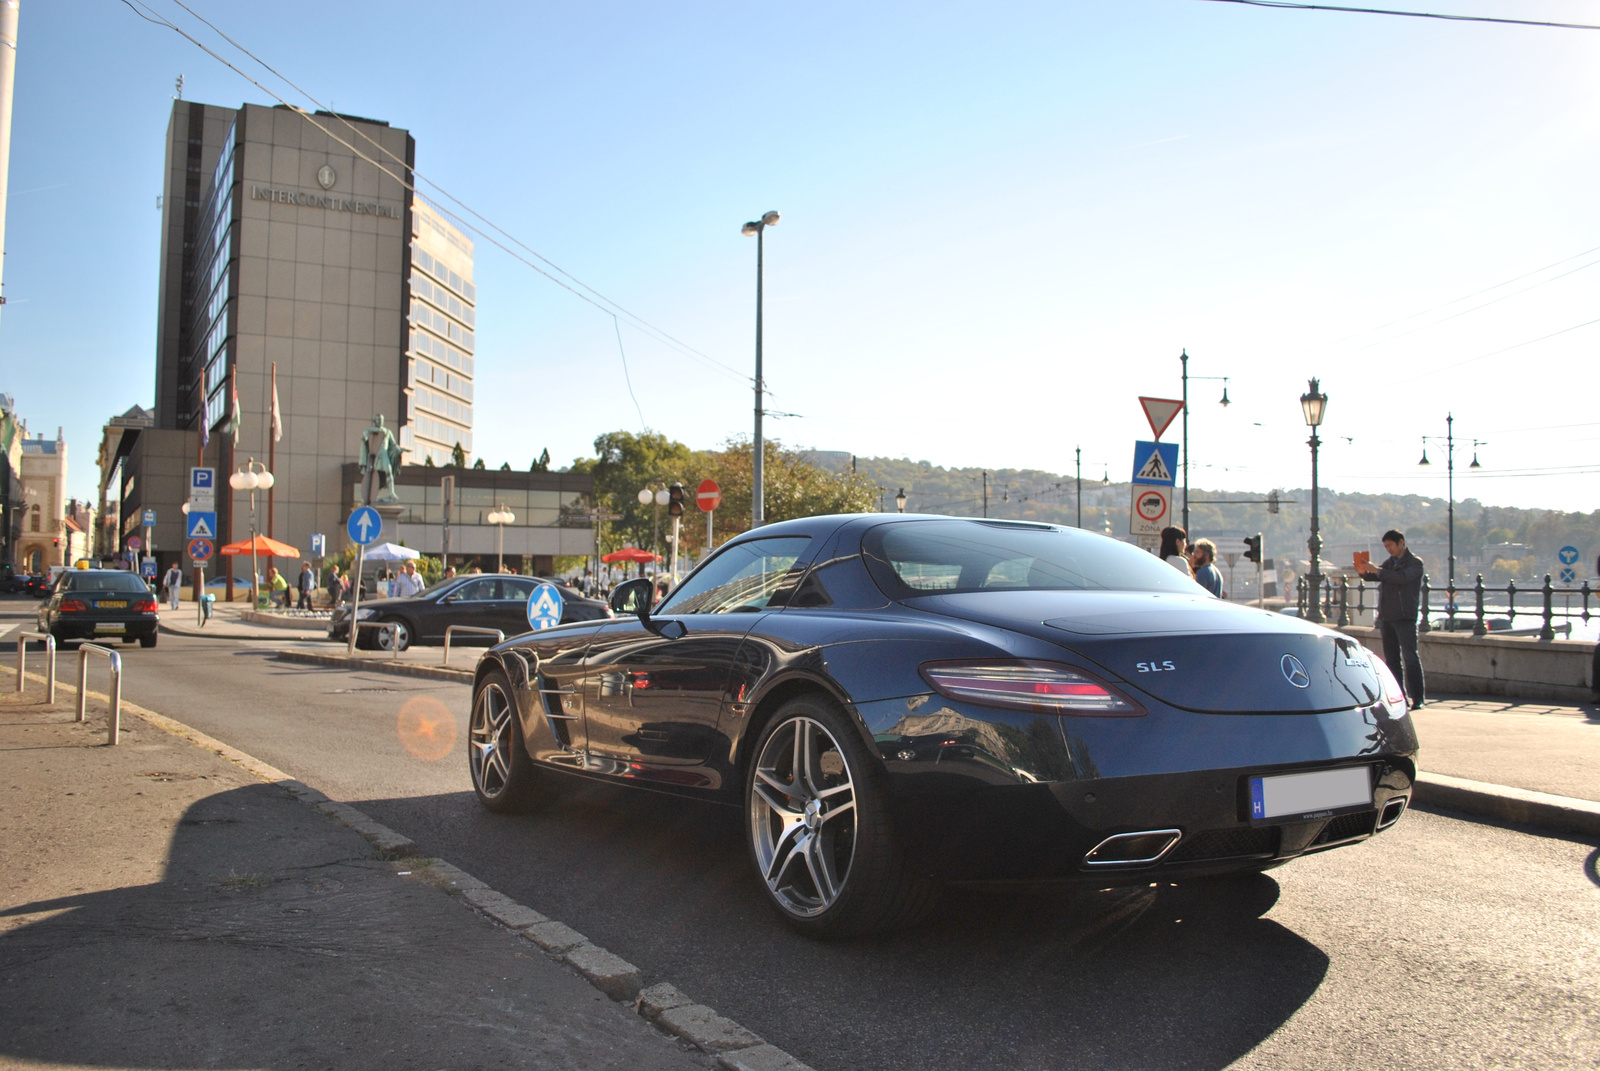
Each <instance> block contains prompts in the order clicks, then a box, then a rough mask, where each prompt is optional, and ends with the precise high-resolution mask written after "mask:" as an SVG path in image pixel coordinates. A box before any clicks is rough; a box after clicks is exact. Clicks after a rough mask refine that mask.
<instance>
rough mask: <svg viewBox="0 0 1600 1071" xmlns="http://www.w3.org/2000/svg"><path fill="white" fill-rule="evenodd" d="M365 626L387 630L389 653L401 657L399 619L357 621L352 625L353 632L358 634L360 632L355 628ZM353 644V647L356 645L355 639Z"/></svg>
mask: <svg viewBox="0 0 1600 1071" xmlns="http://www.w3.org/2000/svg"><path fill="white" fill-rule="evenodd" d="M364 628H376V629H382V630H383V631H385V632H387V633H388V634H389V653H390V654H391V655H393V656H394V657H396V658H399V657H400V623H399V622H397V621H357V622H356V623H355V624H354V625H353V626H352V629H351V631H352V633H353V634H358V633H356V632H355V630H357V629H364ZM351 646H352V647H354V646H355V641H354V640H352V641H351Z"/></svg>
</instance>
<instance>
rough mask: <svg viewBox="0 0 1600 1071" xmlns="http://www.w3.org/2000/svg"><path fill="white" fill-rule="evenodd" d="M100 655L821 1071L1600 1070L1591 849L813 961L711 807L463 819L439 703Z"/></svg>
mask: <svg viewBox="0 0 1600 1071" xmlns="http://www.w3.org/2000/svg"><path fill="white" fill-rule="evenodd" d="M13 607H15V608H16V609H17V610H21V609H22V607H21V605H20V604H17V603H11V602H7V603H5V604H0V631H9V628H10V623H9V622H8V621H7V620H6V618H7V614H8V611H12V609H13ZM125 651H126V658H125V667H126V672H125V679H124V685H123V687H124V695H125V696H126V697H127V698H128V699H130V700H132V701H133V702H135V703H138V704H141V705H144V706H147V707H150V708H152V709H154V710H158V711H160V712H162V713H164V714H167V715H169V716H171V717H174V718H177V719H178V720H180V721H183V722H186V723H188V724H190V725H193V726H195V727H196V728H198V729H201V730H202V731H204V732H207V733H210V734H211V735H213V736H216V737H218V738H219V739H222V740H224V741H227V742H228V743H230V744H233V745H235V746H237V747H239V748H241V749H243V750H245V751H247V752H249V753H250V754H252V755H255V756H256V757H258V758H260V759H263V760H264V761H266V762H270V763H272V764H273V765H275V766H278V767H279V768H281V769H284V770H287V771H289V772H290V773H291V774H293V775H294V776H296V777H299V778H300V779H302V780H304V781H305V782H307V783H308V784H311V785H313V786H315V787H317V788H319V789H321V790H322V791H324V792H326V793H328V794H329V795H330V796H332V797H334V798H335V799H340V800H345V801H348V802H351V803H354V804H356V805H357V806H359V807H360V808H361V809H362V810H364V811H366V812H367V813H368V814H370V815H372V816H373V817H374V818H376V819H377V820H378V821H380V822H383V823H385V824H387V825H389V826H391V827H393V828H395V829H398V830H400V831H401V832H403V833H405V834H406V835H408V836H410V837H412V838H413V839H414V840H416V841H417V843H418V844H419V845H421V846H422V847H423V849H424V850H425V851H427V852H428V853H430V854H435V855H440V856H443V857H444V858H446V859H448V860H450V861H451V862H453V863H455V864H457V865H458V866H461V867H462V868H464V869H466V870H467V871H469V872H470V873H472V874H474V875H476V876H478V877H480V878H482V879H483V880H485V881H487V882H489V883H490V884H491V885H492V886H494V887H495V888H497V889H499V890H501V891H502V892H504V893H506V894H507V895H509V896H511V897H513V898H515V899H517V900H520V901H522V902H524V903H527V904H529V905H530V906H532V907H534V908H536V909H538V910H539V911H542V912H544V913H546V914H548V915H550V916H551V917H553V918H557V919H560V920H562V921H564V922H566V923H568V924H569V925H571V926H573V927H575V928H576V929H578V930H579V931H581V932H583V933H585V934H587V935H589V936H590V937H591V938H592V939H593V940H595V941H596V942H598V943H600V944H602V945H604V946H605V947H607V948H609V949H611V950H613V951H615V952H617V953H618V954H620V955H622V956H624V957H626V958H627V959H629V960H631V961H632V962H634V963H636V964H638V965H639V966H640V967H642V968H643V969H644V970H645V971H646V973H647V976H648V977H647V981H650V982H654V981H659V980H666V981H671V982H673V983H674V984H676V985H677V986H679V988H681V989H683V990H684V991H685V992H687V993H689V994H690V995H691V996H693V997H694V998H695V999H697V1000H700V1001H703V1002H705V1003H707V1004H710V1005H711V1006H712V1007H714V1008H716V1009H717V1010H718V1011H720V1012H722V1013H723V1014H725V1015H728V1016H731V1017H733V1018H734V1019H736V1020H738V1021H739V1022H741V1023H743V1024H744V1025H746V1026H747V1027H749V1028H750V1029H752V1030H754V1031H756V1032H757V1033H759V1034H761V1035H763V1036H764V1037H766V1038H767V1039H768V1040H770V1041H772V1042H773V1043H774V1044H777V1045H779V1046H781V1047H782V1048H784V1049H787V1050H788V1051H790V1052H792V1053H794V1054H795V1055H796V1056H798V1057H800V1058H801V1059H803V1060H805V1061H806V1062H808V1063H810V1064H811V1065H813V1066H814V1067H816V1068H818V1069H819V1071H842V1069H846V1068H883V1069H897V1068H915V1069H917V1071H937V1069H946V1068H948V1069H968V1068H1052V1069H1055V1068H1129V1069H1149V1068H1220V1067H1228V1066H1240V1067H1262V1068H1266V1067H1271V1068H1275V1069H1276V1068H1301V1067H1305V1068H1338V1069H1341V1071H1343V1069H1345V1068H1349V1067H1354V1066H1363V1065H1367V1066H1372V1065H1381V1066H1397V1067H1408V1068H1451V1069H1456V1068H1474V1067H1504V1066H1510V1065H1515V1066H1522V1067H1552V1068H1555V1067H1595V1066H1597V1065H1600V1012H1597V1011H1596V1002H1595V994H1596V993H1600V872H1597V859H1600V851H1597V850H1596V847H1595V845H1594V844H1593V843H1584V842H1581V841H1577V840H1572V839H1562V838H1557V837H1549V836H1542V835H1538V834H1534V833H1531V832H1528V831H1524V830H1518V829H1512V828H1504V827H1499V826H1494V825H1488V824H1482V823H1475V822H1468V821H1463V820H1458V819H1456V818H1453V817H1450V816H1448V815H1444V814H1431V813H1425V812H1413V813H1412V814H1411V815H1409V816H1408V817H1407V818H1406V819H1405V820H1403V821H1402V822H1401V823H1400V825H1399V826H1398V827H1396V828H1395V829H1394V830H1392V831H1390V832H1388V833H1385V834H1384V835H1382V836H1380V837H1379V838H1377V839H1376V840H1374V841H1372V842H1369V843H1368V844H1365V845H1361V846H1356V847H1353V848H1345V849H1338V850H1335V851H1332V852H1328V853H1325V854H1322V855H1319V856H1315V857H1311V858H1308V859H1304V860H1300V861H1298V862H1296V863H1292V864H1290V865H1289V866H1287V867H1284V868H1281V869H1278V870H1275V871H1273V872H1272V873H1270V874H1268V875H1261V876H1257V877H1256V878H1254V879H1252V880H1250V881H1247V882H1242V883H1235V884H1232V885H1230V886H1228V887H1227V888H1225V889H1223V890H1220V891H1219V890H1217V889H1210V890H1205V889H1175V888H1171V887H1168V888H1163V889H1151V888H1137V889H1131V890H1123V891H1120V892H1105V893H1072V892H1069V891H1064V890H1061V889H1056V888H1052V889H1031V890H1029V889H1021V890H1019V889H1014V888H1011V889H1000V890H987V891H983V892H972V891H963V892H961V893H959V894H957V895H953V896H952V897H951V898H950V900H949V902H948V903H947V905H946V906H945V907H944V909H943V910H942V911H941V912H940V914H939V915H938V916H937V917H936V918H935V919H934V921H933V922H932V923H931V924H929V925H927V926H925V927H924V928H922V929H919V930H917V931H915V932H911V933H904V934H898V935H893V936H889V937H882V938H875V939H870V940H861V941H853V942H844V943H837V944H817V943H813V942H810V941H807V940H805V939H802V938H799V937H796V936H795V935H793V934H791V933H790V932H789V931H788V930H786V929H785V928H784V927H783V926H782V925H781V924H779V922H778V921H777V920H776V918H775V917H774V915H773V914H772V913H771V911H770V909H769V908H768V907H767V906H766V905H765V904H764V903H763V902H762V899H761V897H760V895H759V891H758V889H757V887H756V884H755V878H754V876H753V874H752V873H751V871H750V868H749V864H748V862H747V860H746V857H745V849H744V845H743V842H742V838H741V831H740V824H739V817H738V815H737V813H735V812H734V811H732V810H730V809H726V808H719V807H715V806H711V805H708V804H700V803H695V802H689V801H683V800H678V799H675V798H672V797H666V796H660V795H653V794H648V793H639V792H628V791H623V790H619V789H612V788H609V787H607V786H593V785H588V784H581V783H575V784H574V785H573V788H572V790H571V791H570V792H567V793H566V794H564V796H563V797H562V799H561V801H560V802H559V803H558V804H556V805H554V806H552V807H550V808H549V809H546V810H544V811H542V812H539V813H536V814H532V815H527V816H521V817H513V818H503V817H496V816H493V815H489V814H487V813H486V812H484V811H482V810H481V808H479V806H478V805H477V803H476V801H475V800H474V799H473V797H472V794H471V790H470V786H469V783H468V780H467V773H466V757H465V747H464V743H463V741H464V738H465V733H466V718H467V707H468V700H469V697H468V692H467V689H466V688H465V687H463V686H457V685H448V684H442V683H436V682H431V681H426V680H416V679H411V678H405V677H393V676H384V675H380V674H375V673H355V672H348V671H344V670H335V669H322V668H316V667H309V666H291V665H287V664H284V665H280V664H278V663H276V662H274V661H272V660H271V659H270V657H269V653H268V651H267V650H266V649H265V648H263V647H261V646H259V645H256V644H252V643H247V642H239V641H218V640H209V639H187V638H184V637H178V636H173V635H163V636H162V637H161V641H160V646H159V647H157V648H156V649H155V650H150V651H145V650H140V649H138V648H126V649H125ZM74 664H75V659H67V660H64V663H63V666H62V670H61V673H62V676H63V678H64V679H71V678H72V676H73V675H74V674H75V672H76V670H75V665H74ZM94 672H95V673H96V675H97V676H96V678H94V679H97V680H101V681H103V674H104V669H103V666H99V667H97V668H96V669H95V671H94ZM92 687H95V688H96V690H103V684H100V685H92ZM408 704H409V706H408ZM430 712H432V713H431V715H430ZM442 712H447V713H448V715H449V717H448V718H446V717H444V714H443V713H442ZM419 717H420V718H421V719H422V720H421V721H419ZM430 717H431V720H433V721H435V722H437V724H434V725H432V726H431V727H430V726H428V725H426V724H425V722H426V721H428V720H430ZM451 724H453V725H454V728H455V734H454V741H453V743H451V744H450V746H449V747H448V749H447V750H446V748H445V745H446V743H449V741H448V739H447V738H448V737H449V735H450V733H449V725H451ZM1426 754H1427V753H1426V741H1424V753H1423V756H1424V762H1426ZM440 755H442V757H435V756H440Z"/></svg>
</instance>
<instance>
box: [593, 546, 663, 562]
mask: <svg viewBox="0 0 1600 1071" xmlns="http://www.w3.org/2000/svg"><path fill="white" fill-rule="evenodd" d="M600 560H601V561H603V562H658V561H662V560H663V559H662V557H661V555H659V554H651V553H650V552H649V551H648V550H640V549H639V548H638V547H623V548H622V549H621V550H614V551H612V552H611V553H610V554H604V555H601V557H600Z"/></svg>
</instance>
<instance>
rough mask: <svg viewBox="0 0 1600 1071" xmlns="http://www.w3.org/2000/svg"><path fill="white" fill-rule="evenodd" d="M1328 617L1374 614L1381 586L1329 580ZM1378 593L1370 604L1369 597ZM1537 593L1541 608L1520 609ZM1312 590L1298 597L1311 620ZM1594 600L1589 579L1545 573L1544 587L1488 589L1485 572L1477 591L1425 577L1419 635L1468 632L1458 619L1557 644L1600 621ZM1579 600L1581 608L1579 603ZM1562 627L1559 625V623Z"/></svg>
mask: <svg viewBox="0 0 1600 1071" xmlns="http://www.w3.org/2000/svg"><path fill="white" fill-rule="evenodd" d="M1322 579H1323V586H1322V591H1321V597H1322V616H1323V619H1324V620H1326V621H1328V622H1331V623H1333V624H1336V625H1338V626H1339V627H1340V628H1343V627H1344V626H1346V625H1348V624H1350V621H1351V615H1352V614H1355V615H1356V616H1358V617H1359V616H1360V615H1361V614H1363V613H1366V612H1367V611H1368V610H1375V609H1376V608H1377V590H1378V585H1377V584H1368V583H1367V582H1366V581H1365V580H1357V581H1356V582H1355V583H1354V584H1351V583H1350V577H1349V576H1341V577H1337V578H1335V577H1323V578H1322ZM1369 591H1370V592H1372V593H1373V598H1372V601H1371V603H1370V604H1369V603H1368V601H1367V593H1368V592H1369ZM1529 594H1532V595H1533V596H1535V598H1536V600H1537V601H1536V605H1530V606H1524V607H1521V608H1519V607H1518V606H1517V596H1518V595H1523V596H1527V595H1529ZM1464 595H1465V596H1470V597H1471V603H1472V605H1471V608H1470V609H1463V608H1462V606H1461V601H1462V600H1461V596H1464ZM1501 595H1504V596H1505V602H1504V604H1503V605H1502V604H1500V603H1499V602H1498V600H1497V601H1496V602H1495V603H1490V602H1487V601H1486V597H1487V596H1501ZM1308 596H1309V592H1308V591H1307V590H1306V585H1305V583H1304V582H1303V581H1302V582H1301V584H1300V586H1299V592H1298V594H1297V601H1298V606H1299V611H1300V616H1302V617H1304V616H1306V611H1307V609H1308V606H1307V598H1308ZM1439 596H1443V599H1444V601H1443V603H1442V604H1440V605H1435V599H1436V598H1437V597H1439ZM1558 599H1559V600H1561V602H1562V604H1563V605H1561V606H1559V607H1558V606H1556V600H1558ZM1591 599H1596V600H1600V589H1595V588H1591V587H1590V586H1589V582H1588V581H1587V580H1585V581H1584V582H1583V584H1582V585H1581V586H1580V587H1576V588H1558V587H1556V586H1555V585H1554V583H1552V581H1551V577H1550V574H1549V573H1546V574H1545V577H1544V584H1543V585H1542V586H1536V587H1522V588H1519V587H1517V582H1516V581H1515V580H1512V581H1508V582H1507V583H1506V584H1505V585H1504V586H1499V585H1486V584H1485V583H1484V582H1483V574H1482V573H1479V574H1478V576H1477V579H1476V580H1474V581H1473V583H1472V586H1471V587H1465V588H1464V587H1459V586H1457V585H1456V584H1454V583H1447V584H1446V585H1445V586H1444V587H1442V588H1438V587H1434V586H1433V585H1432V583H1431V581H1430V580H1429V578H1428V575H1427V574H1426V573H1424V574H1423V576H1422V592H1421V599H1420V601H1421V605H1422V610H1423V613H1422V620H1421V622H1420V623H1419V624H1418V626H1417V631H1418V632H1433V631H1436V630H1437V631H1445V632H1460V631H1465V629H1463V628H1457V627H1456V621H1457V620H1460V621H1461V622H1462V624H1463V625H1466V626H1468V627H1470V628H1471V631H1472V634H1473V635H1474V636H1488V635H1490V634H1493V635H1496V636H1537V637H1538V638H1539V639H1541V640H1553V639H1555V638H1556V633H1558V632H1564V633H1567V634H1569V635H1570V634H1571V632H1572V622H1573V621H1574V620H1581V621H1582V622H1583V623H1584V624H1588V623H1589V621H1591V620H1593V619H1594V618H1596V617H1600V603H1597V605H1596V607H1595V608H1594V609H1591V608H1590V605H1589V602H1590V600H1591ZM1574 602H1577V603H1578V605H1577V607H1574V606H1573V603H1574ZM1435 613H1439V614H1443V615H1444V618H1445V622H1444V627H1443V629H1442V630H1440V629H1438V626H1436V625H1434V623H1433V615H1434V614H1435ZM1519 614H1520V615H1521V616H1522V617H1523V618H1533V619H1534V620H1535V621H1537V622H1538V624H1530V625H1527V626H1524V627H1522V628H1518V627H1517V616H1518V615H1519ZM1558 618H1559V619H1561V624H1559V625H1558V624H1556V620H1557V619H1558ZM1491 619H1496V620H1498V619H1504V620H1505V621H1506V623H1507V627H1505V628H1491V627H1490V620H1491Z"/></svg>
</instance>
